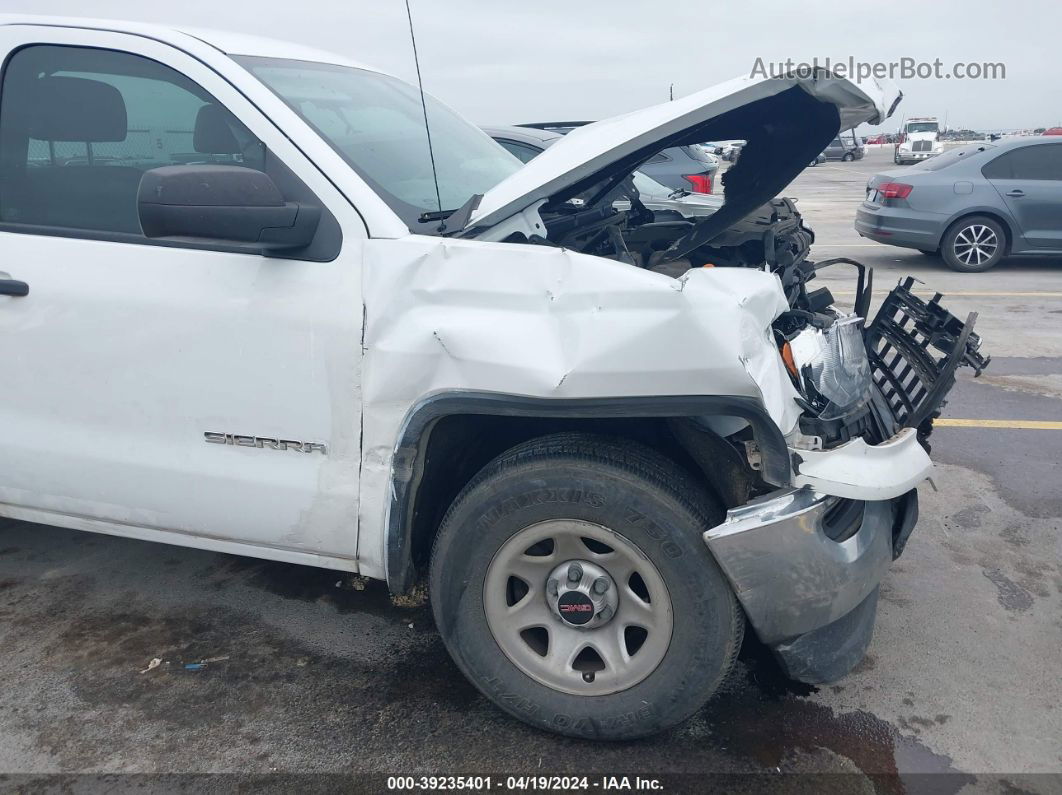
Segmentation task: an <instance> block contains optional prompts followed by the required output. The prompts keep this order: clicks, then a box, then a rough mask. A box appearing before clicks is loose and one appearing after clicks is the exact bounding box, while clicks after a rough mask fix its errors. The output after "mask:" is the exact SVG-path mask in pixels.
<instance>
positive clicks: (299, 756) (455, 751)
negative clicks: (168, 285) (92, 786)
mask: <svg viewBox="0 0 1062 795" xmlns="http://www.w3.org/2000/svg"><path fill="white" fill-rule="evenodd" d="M0 532H3V533H4V534H5V535H6V536H7V540H9V541H13V542H15V544H17V546H18V549H16V550H15V551H14V552H12V553H10V554H9V555H6V556H5V558H3V559H0V582H3V583H5V587H4V588H3V589H0V611H3V612H4V614H5V617H4V619H3V621H2V623H0V633H2V635H0V641H3V645H4V646H5V648H8V649H15V651H14V653H13V654H8V655H6V656H5V657H4V658H3V659H0V676H2V677H3V679H4V681H5V682H6V686H5V688H4V695H3V698H2V703H0V741H2V742H0V745H6V746H7V747H8V748H10V749H14V750H12V751H9V754H11V753H15V752H17V751H18V750H19V749H21V750H22V753H21V755H19V756H18V757H17V760H18V761H19V763H20V768H21V769H24V770H28V771H33V770H42V771H45V770H53V771H54V770H61V771H77V770H96V771H101V770H102V771H113V770H119V771H129V770H133V771H152V772H155V773H166V772H181V771H189V770H192V771H218V770H222V771H238V772H246V773H257V772H262V773H265V772H269V771H277V770H279V771H289V772H290V771H299V772H304V771H327V772H346V773H353V772H359V771H360V772H369V771H372V772H379V771H391V772H395V771H401V772H416V771H420V772H433V771H434V772H446V771H454V770H475V771H493V772H543V767H542V766H543V765H545V771H547V772H551V773H558V774H562V773H580V774H590V773H594V772H598V773H616V772H623V771H630V772H638V771H654V772H658V773H665V772H669V773H684V772H704V771H711V772H713V773H716V774H719V773H734V774H748V773H766V772H770V773H772V774H773V773H776V772H778V771H781V772H785V771H800V772H814V773H827V772H843V773H848V774H852V775H854V776H857V777H858V778H859V779H860V780H863V781H865V783H866V786H868V787H870V790H868V791H871V790H875V789H876V790H877V791H882V792H891V791H902V789H903V787H904V783H903V779H902V778H897V777H896V774H897V773H898V772H899V773H904V774H919V773H930V772H934V773H951V774H953V775H951V776H945V777H940V778H939V781H938V783H940V784H943V783H944V782H945V781H946V782H947V786H946V787H944V788H943V789H941V790H940V791H942V792H944V791H947V792H950V791H955V790H956V789H958V788H960V787H961V786H962V785H963V784H964V783H966V782H968V781H972V780H973V778H972V777H967V776H964V775H961V774H959V772H958V771H956V770H955V768H954V767H953V766H952V764H951V760H950V759H948V758H947V757H946V756H942V755H939V754H936V753H934V752H933V751H931V750H930V749H929V748H928V747H926V746H925V745H924V744H923V743H922V742H921V740H919V739H918V738H917V737H916V736H912V733H910V732H907V733H904V732H901V730H900V729H899V728H898V727H896V726H894V725H892V724H891V723H888V722H886V721H884V720H881V719H879V718H878V717H876V716H874V715H873V714H871V713H869V712H866V711H863V710H856V711H850V712H844V713H840V714H839V713H836V712H834V711H833V710H832V709H831V708H829V707H827V706H824V705H823V704H820V703H816V702H815V701H814V700H813V699H814V696H815V694H816V692H817V689H816V688H813V687H810V686H807V685H800V684H797V683H794V682H790V681H789V680H787V679H785V677H784V676H783V675H782V673H781V671H780V669H779V668H778V666H777V665H776V664H775V662H774V661H773V659H772V658H771V657H770V655H769V654H767V653H766V652H765V651H764V650H763V649H762V648H759V647H758V646H757V645H756V644H755V642H754V641H751V640H750V641H748V642H747V643H746V646H745V648H744V649H743V651H742V656H741V659H740V661H739V663H738V666H737V668H736V669H735V672H734V673H733V675H732V676H731V677H730V679H729V680H728V681H727V682H726V683H725V685H724V687H723V689H722V690H721V692H720V693H718V694H717V695H716V696H715V697H714V698H713V700H712V701H711V702H710V703H709V704H708V705H707V706H706V707H705V708H704V709H703V710H702V711H701V712H700V713H699V714H698V715H697V716H696V717H695V718H694V719H693V720H692V721H690V722H689V723H688V724H686V725H685V726H683V727H680V728H679V729H676V730H674V731H672V732H669V733H667V734H664V735H661V736H659V737H654V738H650V739H647V740H643V741H639V742H632V743H616V744H606V745H602V744H598V743H591V742H583V741H573V740H568V739H563V738H558V737H554V736H552V735H549V734H546V733H544V732H540V731H536V730H533V729H530V728H527V727H525V726H523V725H522V724H520V723H518V722H517V721H515V720H512V719H510V718H508V717H507V716H505V715H503V714H502V713H500V712H499V711H498V710H496V709H495V708H494V707H493V706H492V705H491V704H490V703H489V702H488V701H487V700H486V699H485V698H484V697H482V696H481V695H480V694H479V693H478V692H477V691H476V690H475V688H473V687H472V686H471V685H470V684H469V683H468V682H467V681H466V680H465V679H464V677H463V676H462V675H461V673H460V672H459V671H458V670H457V668H456V667H455V665H454V664H453V663H452V662H451V660H450V658H449V656H448V655H447V653H446V651H445V649H444V647H443V644H442V642H441V640H440V639H439V637H438V635H437V634H436V633H435V631H434V627H433V625H432V621H431V615H430V610H429V608H428V607H427V606H426V605H421V606H418V607H414V608H400V607H396V606H395V605H393V604H392V603H391V600H390V598H389V596H388V594H387V592H386V589H385V588H384V587H383V586H382V584H379V583H371V582H369V583H365V582H360V581H353V582H354V586H353V587H352V586H351V584H350V583H351V582H352V581H351V580H350V579H349V575H342V574H339V573H337V572H332V571H326V570H321V569H314V568H308V567H302V566H294V565H289V564H282V563H270V562H263V561H256V560H252V559H247V558H240V557H236V556H228V555H218V554H211V553H204V552H198V551H192V550H176V549H167V548H165V547H160V546H156V545H150V544H145V543H140V542H136V541H129V540H123V539H111V538H97V537H92V536H80V535H78V534H77V533H73V532H67V531H64V530H59V529H55V528H44V527H41V526H35V525H28V524H19V523H11V524H9V525H7V526H5V527H4V528H3V529H2V530H0ZM15 572H18V573H19V574H20V577H11V576H8V575H10V574H13V573H15ZM160 572H161V574H160ZM154 660H158V662H157V663H154V665H153V664H152V662H153V661H154ZM872 664H873V662H872V661H871V662H867V663H865V665H872ZM485 737H488V738H490V741H489V742H486V743H485V742H483V738H485ZM578 748H583V749H585V750H586V753H585V754H584V753H578V752H576V753H572V749H578ZM588 760H590V761H589V762H588ZM4 761H5V760H4V758H3V757H0V769H4V768H5V765H4V764H3V763H4ZM7 764H11V759H10V758H9V759H7Z"/></svg>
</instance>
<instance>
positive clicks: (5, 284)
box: [0, 279, 29, 298]
mask: <svg viewBox="0 0 1062 795" xmlns="http://www.w3.org/2000/svg"><path fill="white" fill-rule="evenodd" d="M0 295H11V296H14V297H15V298H21V297H22V296H24V295H29V285H28V284H26V283H25V282H20V281H19V280H18V279H0Z"/></svg>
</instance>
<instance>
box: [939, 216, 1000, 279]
mask: <svg viewBox="0 0 1062 795" xmlns="http://www.w3.org/2000/svg"><path fill="white" fill-rule="evenodd" d="M1005 251H1006V235H1005V234H1004V232H1003V227H1002V226H1000V225H999V222H997V221H996V220H995V219H993V218H989V217H988V216H986V215H973V216H970V217H969V218H962V219H960V220H958V221H956V222H955V223H954V224H952V225H951V226H950V227H949V228H948V231H946V232H945V233H944V238H943V239H942V240H941V241H940V252H941V254H942V255H943V257H944V262H945V264H947V266H948V267H949V268H951V269H952V270H954V271H959V272H960V273H980V272H981V271H986V270H988V269H989V268H991V267H992V266H994V265H995V264H996V263H998V262H999V261H1000V260H1001V259H1003V254H1004V253H1005Z"/></svg>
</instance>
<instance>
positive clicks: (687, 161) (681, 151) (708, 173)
mask: <svg viewBox="0 0 1062 795" xmlns="http://www.w3.org/2000/svg"><path fill="white" fill-rule="evenodd" d="M591 123H592V122H588V121H561V122H536V123H530V124H520V125H517V126H518V127H525V128H527V129H533V130H544V131H547V132H555V133H559V134H561V135H566V134H567V133H569V132H571V131H572V130H574V129H575V128H576V127H583V126H585V125H587V124H591ZM517 157H519V155H517ZM638 170H639V171H641V172H642V173H643V174H646V175H647V176H650V177H652V178H653V179H655V180H656V181H657V182H659V183H661V184H662V185H666V186H667V187H669V188H671V189H672V190H688V191H690V192H691V193H711V192H712V187H713V185H714V184H715V174H716V172H717V171H718V170H719V161H718V160H717V159H716V158H715V156H714V155H712V154H710V153H709V152H708V150H707V149H705V148H704V147H703V146H699V145H692V146H672V147H670V148H668V149H664V150H663V151H662V152H657V153H656V154H655V155H653V156H652V157H651V158H649V159H648V160H647V161H645V162H644V163H643V164H642V165H641V167H640V168H639V169H638Z"/></svg>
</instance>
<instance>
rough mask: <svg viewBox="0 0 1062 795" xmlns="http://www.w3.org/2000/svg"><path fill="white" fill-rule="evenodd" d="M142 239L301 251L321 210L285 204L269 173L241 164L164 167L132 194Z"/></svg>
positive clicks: (148, 175) (146, 177) (149, 175)
mask: <svg viewBox="0 0 1062 795" xmlns="http://www.w3.org/2000/svg"><path fill="white" fill-rule="evenodd" d="M137 211H138V213H139V216H140V227H141V229H142V230H143V232H144V235H145V236H146V237H150V238H153V239H162V240H174V241H183V242H190V243H202V244H215V245H219V246H223V247H225V248H235V249H238V250H243V251H248V252H254V253H260V254H264V253H268V252H272V251H286V250H293V249H299V248H304V247H306V246H308V245H309V244H310V242H311V241H312V240H313V237H314V233H315V232H316V231H317V224H318V223H319V221H320V219H321V209H320V208H319V207H313V206H309V205H306V204H300V203H298V202H285V201H284V196H283V195H282V194H281V192H280V189H279V188H278V187H277V186H276V184H275V183H274V182H273V180H272V179H270V177H269V175H267V174H265V173H263V172H261V171H256V170H254V169H252V168H243V167H241V166H163V167H161V168H153V169H151V170H150V171H146V172H144V175H143V177H141V179H140V190H139V192H138V194H137Z"/></svg>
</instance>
